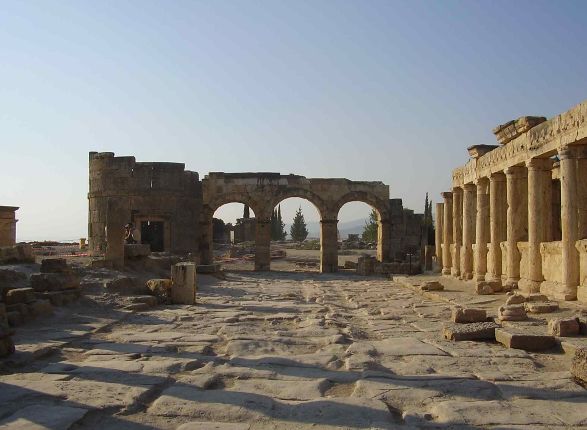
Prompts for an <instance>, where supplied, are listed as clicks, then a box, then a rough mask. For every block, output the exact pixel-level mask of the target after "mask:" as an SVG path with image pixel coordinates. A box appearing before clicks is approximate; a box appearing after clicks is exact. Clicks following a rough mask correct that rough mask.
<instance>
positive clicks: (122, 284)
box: [104, 276, 147, 295]
mask: <svg viewBox="0 0 587 430" xmlns="http://www.w3.org/2000/svg"><path fill="white" fill-rule="evenodd" d="M104 288H106V289H107V290H108V291H112V292H115V293H120V294H127V295H130V294H142V293H144V292H147V291H146V288H145V286H144V285H143V284H142V283H141V282H139V280H138V279H136V278H132V277H128V276H125V277H121V278H116V279H112V280H110V281H106V282H104Z"/></svg>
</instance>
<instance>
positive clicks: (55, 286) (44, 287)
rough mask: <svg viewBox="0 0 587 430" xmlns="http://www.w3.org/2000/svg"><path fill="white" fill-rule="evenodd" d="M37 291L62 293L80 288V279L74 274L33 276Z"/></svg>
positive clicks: (38, 274) (32, 284)
mask: <svg viewBox="0 0 587 430" xmlns="http://www.w3.org/2000/svg"><path fill="white" fill-rule="evenodd" d="M31 287H32V288H33V289H34V290H35V291H60V290H69V289H73V288H79V278H78V277H77V276H76V275H74V274H73V273H70V272H68V273H35V274H33V275H31Z"/></svg>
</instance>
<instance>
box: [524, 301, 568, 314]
mask: <svg viewBox="0 0 587 430" xmlns="http://www.w3.org/2000/svg"><path fill="white" fill-rule="evenodd" d="M524 307H525V308H526V312H529V313H531V314H548V313H551V312H555V311H557V310H558V308H559V306H558V303H557V302H526V303H525V304H524Z"/></svg>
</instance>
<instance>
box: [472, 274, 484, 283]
mask: <svg viewBox="0 0 587 430" xmlns="http://www.w3.org/2000/svg"><path fill="white" fill-rule="evenodd" d="M485 278H486V275H485V273H475V274H474V275H473V279H474V280H475V282H483V281H485Z"/></svg>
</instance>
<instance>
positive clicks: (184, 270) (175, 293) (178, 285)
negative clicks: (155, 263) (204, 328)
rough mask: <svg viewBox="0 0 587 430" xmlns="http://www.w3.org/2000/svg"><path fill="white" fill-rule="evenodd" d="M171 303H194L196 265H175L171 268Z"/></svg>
mask: <svg viewBox="0 0 587 430" xmlns="http://www.w3.org/2000/svg"><path fill="white" fill-rule="evenodd" d="M171 301H172V302H173V303H175V304H183V305H193V304H195V303H196V265H195V264H194V263H177V264H175V265H173V266H171Z"/></svg>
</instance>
